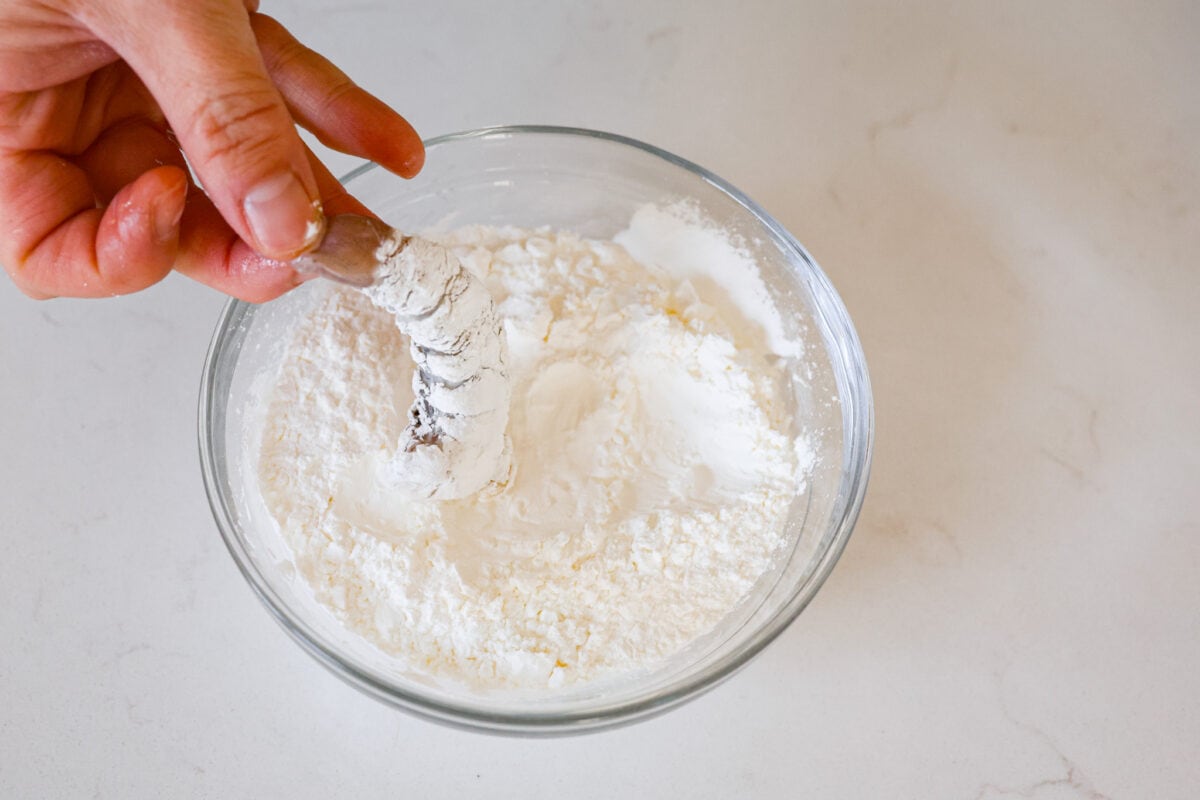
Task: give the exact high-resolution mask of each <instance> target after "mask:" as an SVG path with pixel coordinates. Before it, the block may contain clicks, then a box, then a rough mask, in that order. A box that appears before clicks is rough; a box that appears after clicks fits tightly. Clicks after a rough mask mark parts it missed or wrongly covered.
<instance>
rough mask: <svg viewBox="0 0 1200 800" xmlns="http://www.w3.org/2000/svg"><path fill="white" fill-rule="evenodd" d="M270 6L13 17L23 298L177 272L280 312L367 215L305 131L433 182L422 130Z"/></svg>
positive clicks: (190, 5) (1, 165) (13, 124)
mask: <svg viewBox="0 0 1200 800" xmlns="http://www.w3.org/2000/svg"><path fill="white" fill-rule="evenodd" d="M257 6H258V0H245V2H244V3H243V2H241V0H150V1H149V2H147V0H41V1H40V2H39V0H0V263H3V264H4V266H5V267H6V268H7V270H8V272H9V273H10V275H11V276H12V279H13V281H14V282H15V283H16V285H17V286H18V287H19V288H20V289H21V290H22V291H24V292H25V293H26V294H28V295H30V296H32V297H38V298H46V297H55V296H71V297H107V296H111V295H116V294H126V293H129V292H134V291H137V290H139V289H143V288H145V287H147V286H150V285H151V284H154V283H156V282H157V281H159V280H161V279H162V278H163V277H164V276H165V275H166V274H167V273H168V272H170V271H171V269H172V267H174V268H175V269H176V270H178V271H179V272H182V273H184V274H186V275H188V276H190V277H192V278H195V279H196V280H198V281H200V282H201V283H205V284H207V285H209V286H212V287H214V288H216V289H219V290H221V291H223V292H226V293H228V294H231V295H233V296H235V297H240V298H242V299H244V300H250V301H253V302H261V301H264V300H268V299H270V298H272V297H275V296H277V295H279V294H282V293H283V292H285V291H287V290H288V289H289V288H291V287H292V286H295V285H296V284H297V283H298V282H299V280H300V278H299V277H298V276H297V274H296V273H295V271H294V270H293V269H292V268H291V267H290V266H288V265H287V264H286V263H284V261H285V260H286V259H290V258H292V257H295V256H297V255H299V254H300V253H302V252H304V251H306V250H308V249H310V248H312V247H313V246H314V245H315V244H316V243H317V242H318V241H319V238H320V234H321V231H322V229H323V225H324V216H323V213H328V214H338V213H343V212H354V213H360V214H362V213H368V212H367V211H366V209H365V208H364V207H363V206H362V205H361V204H360V203H358V201H356V200H355V199H354V198H352V197H351V196H350V195H349V194H347V193H346V191H345V190H344V189H343V188H342V187H341V185H340V184H339V183H338V181H337V180H336V179H335V178H334V177H333V175H331V174H330V172H329V171H328V170H327V169H326V168H325V167H324V166H323V165H322V164H321V163H320V162H319V161H317V160H316V158H315V157H314V156H313V154H312V153H311V152H310V151H309V150H308V148H307V147H306V146H305V145H304V143H303V142H302V141H301V139H300V137H299V135H298V134H297V132H296V129H295V125H296V124H299V125H301V126H303V127H304V128H306V129H308V130H309V131H311V132H312V133H314V134H315V135H316V136H317V138H318V139H319V140H320V141H321V142H322V143H323V144H325V145H328V146H329V147H332V148H334V149H337V150H340V151H342V152H345V153H351V154H354V155H358V156H362V157H364V158H369V159H372V160H374V161H376V162H378V163H380V164H381V165H383V166H384V167H386V168H387V169H389V170H391V171H393V172H396V173H397V174H400V175H402V176H404V177H412V176H413V175H415V174H416V173H417V172H418V171H419V170H420V168H421V166H422V164H423V163H424V158H425V152H424V148H423V146H422V144H421V140H420V138H419V137H418V136H417V134H416V132H415V131H413V129H412V127H411V126H410V125H409V124H408V123H407V122H406V121H405V120H404V119H403V118H402V117H401V116H400V115H399V114H397V113H396V112H394V111H392V110H391V109H390V108H388V107H387V106H386V105H384V104H383V103H382V102H381V101H380V100H378V99H376V98H374V97H372V96H371V95H369V94H367V93H366V92H365V91H363V90H362V89H360V88H359V87H357V86H355V85H354V84H353V83H352V82H351V81H350V80H349V78H347V77H346V76H345V75H344V74H343V73H342V72H340V71H339V70H338V69H337V68H336V67H334V66H333V65H332V64H331V63H329V62H328V61H326V60H325V59H324V58H322V57H321V56H320V55H318V54H317V53H314V52H313V51H311V50H308V49H307V48H305V47H304V46H302V45H301V44H300V43H298V42H297V41H296V40H295V39H294V38H292V36H291V35H290V34H289V33H288V32H287V30H286V29H285V28H284V27H283V26H282V25H280V24H279V23H278V22H276V21H275V20H273V19H271V18H270V17H267V16H264V15H261V14H258V13H255V12H256V10H257ZM185 154H186V156H187V162H190V164H191V166H192V169H193V170H194V171H195V174H196V175H197V176H198V178H199V180H200V182H201V183H202V184H203V187H204V190H203V191H201V190H200V188H199V187H198V186H196V185H195V184H192V183H191V182H190V179H189V175H188V172H187V162H185V160H184V155H185Z"/></svg>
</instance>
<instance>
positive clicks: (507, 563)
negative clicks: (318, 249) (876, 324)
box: [258, 208, 809, 688]
mask: <svg viewBox="0 0 1200 800" xmlns="http://www.w3.org/2000/svg"><path fill="white" fill-rule="evenodd" d="M435 238H438V240H439V241H440V242H441V244H443V245H444V246H446V247H448V248H450V249H451V250H452V251H453V253H454V254H455V255H456V256H457V257H458V258H459V259H460V260H461V262H462V263H463V265H464V266H465V267H466V268H467V269H468V270H470V271H471V272H472V273H473V274H474V275H475V276H476V277H478V278H479V279H481V280H482V281H483V283H484V285H485V286H486V287H487V289H488V290H489V291H490V293H491V294H492V296H493V298H494V299H495V303H496V308H497V310H498V312H499V315H500V317H501V319H502V321H503V328H504V334H505V338H506V339H507V346H508V350H509V356H508V367H509V373H510V380H511V386H512V405H511V408H510V413H509V419H508V433H509V435H510V438H511V446H512V453H511V458H512V464H511V474H510V477H509V479H508V482H507V484H506V485H504V486H503V487H502V488H499V489H497V488H495V487H493V488H492V489H491V490H487V491H484V492H482V493H480V494H477V495H475V496H472V497H467V498H463V499H458V500H449V501H441V502H439V501H434V500H426V501H422V500H413V499H411V498H409V497H406V496H404V495H402V494H397V493H395V492H388V491H386V490H383V489H381V488H380V487H381V486H383V485H386V482H381V481H380V480H378V475H379V471H380V470H381V469H384V468H386V465H387V464H388V461H389V457H390V454H391V453H392V451H393V450H394V448H395V446H396V442H397V441H398V438H399V437H400V435H401V432H402V431H403V430H404V428H405V425H406V422H407V420H406V419H405V412H406V411H407V409H408V408H409V406H410V405H411V404H412V401H413V394H412V389H411V388H410V385H411V377H412V362H411V358H410V356H409V350H408V343H407V341H406V339H405V338H404V337H403V336H402V335H401V334H400V332H399V331H398V330H397V328H396V325H395V323H394V320H393V318H392V316H390V315H389V314H388V313H386V312H383V311H381V310H379V309H378V308H376V307H375V306H374V305H372V303H371V302H370V301H369V300H368V299H367V298H366V297H365V296H364V295H363V294H361V293H359V292H357V291H355V290H352V289H347V288H342V287H329V288H328V289H325V290H324V291H325V294H324V296H323V297H322V298H320V299H319V301H318V302H317V304H316V306H315V308H314V309H313V310H312V312H311V313H310V314H309V315H308V316H307V317H306V318H305V319H303V320H302V321H300V322H299V324H298V326H297V327H296V329H295V332H294V339H293V340H292V341H291V342H290V345H289V347H288V349H287V352H286V355H285V357H284V360H283V363H282V365H281V367H280V370H279V374H278V378H277V380H276V381H275V383H274V386H273V387H272V389H271V394H270V396H269V399H268V401H267V402H268V408H267V413H266V415H265V419H266V422H265V423H264V429H263V431H262V447H261V452H260V461H259V464H258V473H259V485H260V487H261V491H262V495H263V499H264V500H265V502H266V505H267V508H268V509H269V510H270V512H271V514H272V515H273V517H274V518H275V520H276V521H277V523H278V525H279V527H280V531H281V533H282V535H283V537H284V538H285V540H286V541H287V543H288V544H289V546H290V547H291V549H292V551H293V553H294V558H295V564H296V567H297V570H298V572H299V573H300V574H301V575H302V576H303V577H304V579H305V580H306V581H307V582H308V583H309V584H310V585H311V587H312V590H313V592H314V593H315V596H316V598H317V599H318V601H320V602H321V603H322V604H324V605H325V606H327V607H328V608H329V609H331V610H332V611H333V613H334V614H335V615H337V617H338V618H340V619H341V620H342V621H343V622H344V624H345V625H346V626H348V627H349V628H350V629H351V630H353V631H355V632H357V633H358V634H360V635H362V636H363V637H365V638H366V639H367V640H369V641H370V642H372V643H373V644H374V645H376V646H377V647H379V648H380V649H382V650H383V651H385V652H387V653H389V654H391V655H393V656H394V657H396V658H397V659H398V660H400V661H401V662H402V663H403V664H405V665H406V666H407V667H408V668H410V669H412V670H416V671H419V672H422V673H426V674H429V675H432V676H435V677H444V678H448V679H453V680H455V681H462V682H467V683H469V684H472V685H476V686H480V687H491V688H499V687H539V686H540V687H546V686H550V687H557V686H568V685H574V684H578V683H579V682H582V681H587V680H591V679H595V678H598V677H602V676H611V675H613V674H616V673H619V672H622V671H627V670H632V669H637V668H643V667H653V666H654V665H655V664H657V663H660V662H661V661H662V660H663V659H665V658H667V657H669V656H670V655H671V654H673V653H675V652H677V651H678V650H679V649H681V648H682V647H684V646H685V645H687V644H688V643H689V642H691V641H693V640H695V639H696V638H697V637H699V636H701V635H703V634H705V633H706V632H708V631H710V630H711V629H712V628H713V627H714V626H715V625H716V624H717V623H718V622H720V621H721V619H722V618H723V617H725V616H726V615H727V614H728V613H729V612H730V610H731V609H733V608H734V607H735V606H737V604H738V602H739V601H740V600H742V599H743V598H744V597H745V596H746V594H747V593H748V591H749V590H750V588H751V587H752V586H753V585H754V583H755V582H756V581H757V580H758V578H759V577H760V576H761V575H762V574H763V573H764V572H765V571H766V570H768V569H769V568H770V567H771V566H772V564H773V563H774V561H775V559H776V558H777V557H779V556H780V552H781V550H782V548H783V545H784V544H785V531H784V524H785V520H786V517H787V514H788V509H789V505H790V503H791V501H792V499H793V498H794V496H795V494H796V492H797V490H798V488H799V487H800V486H801V485H802V483H803V480H804V477H805V474H806V470H807V468H808V466H809V465H808V464H806V463H804V462H803V460H802V456H800V455H798V454H802V453H803V452H805V448H804V447H803V446H797V444H798V443H797V442H796V441H795V440H794V439H793V437H792V436H791V435H790V433H789V431H790V430H791V424H790V423H791V419H790V405H789V403H788V402H787V399H786V398H787V394H786V390H785V380H784V375H783V373H782V368H781V367H780V366H779V359H778V356H780V355H794V354H795V353H796V352H797V351H796V346H795V345H794V344H793V343H791V342H789V341H787V340H786V338H785V337H784V336H783V333H782V330H783V329H782V326H781V324H780V320H779V317H778V314H777V312H776V311H775V309H774V307H773V305H772V304H771V302H770V299H769V298H768V297H767V296H766V293H765V289H763V287H762V282H761V278H760V277H759V275H758V273H757V270H756V269H755V267H754V264H753V262H752V261H751V260H750V259H749V258H748V256H746V254H745V253H744V252H742V251H740V250H739V249H738V248H736V247H735V246H734V245H733V244H732V243H730V241H729V240H728V239H727V238H726V237H724V236H723V235H720V234H719V233H718V232H714V231H712V230H710V229H705V228H703V226H700V225H699V224H698V223H696V221H695V220H689V219H688V218H687V215H686V214H685V213H681V212H679V210H678V209H676V210H674V211H670V210H664V209H657V208H647V209H643V210H642V211H641V212H639V214H638V215H637V216H635V218H634V220H633V223H632V224H631V226H630V228H629V230H627V231H625V232H624V233H623V234H622V235H621V236H619V237H617V241H616V242H602V241H592V240H588V239H584V238H580V237H578V236H575V235H573V234H570V233H563V232H554V231H549V230H536V231H530V230H519V229H515V228H483V227H474V228H466V229H462V230H458V231H456V232H453V233H451V234H449V235H445V236H441V237H435ZM617 242H619V243H617ZM635 255H636V256H637V257H636V258H635V257H634V256H635ZM801 444H802V443H801Z"/></svg>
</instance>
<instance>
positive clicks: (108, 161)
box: [72, 119, 187, 205]
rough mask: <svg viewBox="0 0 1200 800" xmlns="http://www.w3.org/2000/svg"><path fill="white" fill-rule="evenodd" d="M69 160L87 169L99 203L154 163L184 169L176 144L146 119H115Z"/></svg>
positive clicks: (157, 165)
mask: <svg viewBox="0 0 1200 800" xmlns="http://www.w3.org/2000/svg"><path fill="white" fill-rule="evenodd" d="M72 161H73V162H74V163H75V164H77V165H79V166H80V167H82V168H83V170H84V172H86V173H87V176H88V179H89V181H90V182H91V186H92V192H93V194H94V195H95V199H96V202H97V203H98V204H100V205H107V204H108V203H110V202H112V198H113V196H114V195H116V193H117V192H118V191H120V190H121V189H122V188H124V187H125V186H126V185H128V184H129V183H131V182H132V181H134V180H137V178H138V176H140V175H142V174H143V173H145V172H147V171H149V170H151V169H154V168H155V167H160V166H174V167H178V168H179V169H180V170H182V171H184V172H185V173H186V171H187V162H185V161H184V159H183V154H182V153H180V152H179V145H177V144H176V143H175V142H174V141H173V140H172V138H171V136H170V135H169V134H168V133H167V131H166V130H165V128H164V127H163V126H162V125H160V124H158V123H156V122H153V121H151V120H147V119H129V120H125V121H124V122H120V123H117V124H116V125H114V126H112V127H111V128H109V129H108V130H106V131H104V133H102V134H101V135H100V136H99V137H98V138H97V139H96V141H95V142H93V143H92V145H91V147H89V148H88V149H87V150H85V151H84V152H83V153H81V154H80V155H79V156H76V157H75V158H74V159H72Z"/></svg>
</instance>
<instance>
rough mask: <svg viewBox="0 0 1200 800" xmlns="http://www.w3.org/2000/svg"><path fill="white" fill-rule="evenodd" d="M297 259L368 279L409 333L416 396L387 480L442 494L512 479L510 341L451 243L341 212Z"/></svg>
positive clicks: (366, 288) (369, 288)
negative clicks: (318, 241)
mask: <svg viewBox="0 0 1200 800" xmlns="http://www.w3.org/2000/svg"><path fill="white" fill-rule="evenodd" d="M296 266H297V267H298V268H299V269H302V270H303V269H308V270H315V271H318V272H321V273H322V274H325V275H326V276H327V277H332V278H334V279H335V280H340V281H342V282H344V283H351V284H353V285H356V286H359V288H361V289H362V291H363V292H364V293H365V294H366V295H367V297H369V298H370V299H371V301H372V302H373V303H374V304H375V305H377V306H379V307H380V308H382V309H383V310H385V311H387V312H388V313H389V314H392V315H393V316H395V318H396V325H397V327H399V329H400V330H401V332H403V333H405V334H407V335H408V337H409V339H410V342H411V345H410V346H411V350H412V356H413V360H414V362H415V363H416V370H415V371H414V372H413V392H414V394H415V395H416V400H415V402H414V403H413V406H412V408H411V409H410V410H409V423H408V426H407V427H406V428H405V429H404V433H403V435H402V436H401V439H400V442H399V444H398V446H397V449H396V452H395V453H394V454H393V455H392V457H391V458H390V460H389V461H388V463H387V464H386V466H385V468H384V469H383V470H382V474H381V476H380V479H381V480H382V481H384V482H385V483H386V484H388V485H389V487H390V488H394V489H396V490H397V491H400V492H402V493H404V494H406V495H410V496H413V497H422V498H432V499H436V500H453V499H457V498H462V497H468V496H470V495H472V494H475V493H476V492H478V491H480V490H482V489H484V488H486V487H488V486H489V485H492V484H497V485H498V484H503V483H504V482H505V481H506V480H507V478H508V473H509V467H510V450H511V447H510V444H509V440H508V435H507V432H506V431H507V427H508V411H509V402H510V400H511V397H512V389H511V387H510V385H509V375H508V367H507V364H506V361H507V357H508V348H507V344H506V342H505V339H504V328H503V323H502V322H501V320H500V317H499V315H498V314H497V313H496V306H495V304H494V303H493V301H492V298H491V295H490V294H488V291H487V289H486V287H484V285H483V282H482V281H480V280H479V279H478V278H477V277H475V276H474V275H472V274H471V272H470V271H469V270H467V269H466V268H465V267H463V265H462V263H461V262H459V260H458V258H456V257H455V256H454V254H453V253H451V252H450V251H448V250H446V249H445V248H444V247H442V246H440V245H438V244H435V243H434V242H431V241H428V240H426V239H421V238H417V237H411V236H403V235H401V234H399V233H398V232H396V231H394V230H392V229H391V228H388V227H387V226H385V225H383V224H382V223H379V222H376V221H375V220H369V219H367V218H365V217H351V216H350V215H342V216H338V217H334V218H332V219H331V220H330V224H329V230H328V233H327V234H326V237H325V240H324V241H323V242H322V244H321V247H320V248H318V250H317V251H314V252H313V253H310V254H308V255H307V256H304V257H302V258H301V259H298V260H297V262H296Z"/></svg>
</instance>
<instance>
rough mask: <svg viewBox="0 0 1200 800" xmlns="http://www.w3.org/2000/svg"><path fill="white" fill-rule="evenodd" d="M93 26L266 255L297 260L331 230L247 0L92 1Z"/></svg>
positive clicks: (220, 202)
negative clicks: (268, 66)
mask: <svg viewBox="0 0 1200 800" xmlns="http://www.w3.org/2000/svg"><path fill="white" fill-rule="evenodd" d="M85 7H86V8H89V9H91V12H90V13H91V14H93V15H95V16H96V19H94V20H85V21H86V22H87V23H88V24H89V25H90V26H91V27H92V30H93V31H94V32H95V33H96V34H97V35H98V36H100V38H102V39H104V40H105V41H106V42H108V43H109V45H110V46H111V47H112V48H113V49H114V50H116V51H117V52H118V53H119V54H120V55H121V56H122V57H123V58H124V59H125V61H126V62H127V63H128V64H129V65H130V66H131V67H132V68H133V70H134V71H135V72H136V73H137V74H138V76H139V77H141V79H142V81H143V83H145V84H146V87H147V88H148V89H149V90H150V93H151V94H152V95H154V98H155V100H157V102H158V104H159V106H160V107H161V108H162V111H163V114H164V115H165V116H166V118H167V121H168V122H169V123H170V125H171V128H172V129H173V130H174V132H175V135H176V137H177V138H178V139H179V143H180V145H181V146H182V148H183V151H184V154H185V155H186V156H187V158H188V162H189V163H190V164H191V166H192V169H193V170H194V171H195V172H196V175H197V176H198V177H199V179H200V182H201V184H202V185H203V186H204V190H205V192H206V193H207V194H208V196H209V197H210V198H211V199H212V201H213V203H214V204H215V205H216V206H217V208H218V209H219V210H220V212H221V215H222V216H223V217H224V218H225V220H226V221H227V222H228V223H229V225H230V226H231V227H232V228H233V229H234V230H235V231H237V233H238V235H240V236H241V237H242V238H243V239H244V240H246V241H247V242H248V243H250V244H251V245H252V246H253V247H254V248H255V249H256V250H258V251H259V252H260V253H262V254H263V255H266V256H269V257H271V258H278V259H289V258H293V257H295V256H297V255H299V254H300V253H302V252H304V251H306V250H308V249H310V248H311V247H312V246H313V245H315V244H316V243H317V241H319V239H320V235H321V233H322V230H323V227H324V216H323V215H322V212H321V204H320V193H319V191H318V189H317V182H316V180H315V178H314V177H313V173H312V169H311V167H310V166H309V163H308V158H307V155H306V153H305V150H304V145H303V143H302V142H301V140H300V137H299V135H298V134H297V132H296V128H295V124H294V122H293V120H292V117H291V114H289V113H288V110H287V108H286V107H285V106H284V102H283V98H282V97H281V96H280V94H279V91H278V90H277V89H276V88H275V85H274V83H272V81H271V79H270V78H269V77H268V76H267V71H266V68H265V66H264V65H263V61H262V56H261V54H260V52H259V49H258V45H257V43H256V40H255V38H254V34H253V32H252V31H251V28H250V20H249V15H248V13H247V11H246V7H245V5H244V4H243V2H241V0H159V1H158V2H152V3H146V2H143V0H115V2H105V3H88V4H85Z"/></svg>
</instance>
